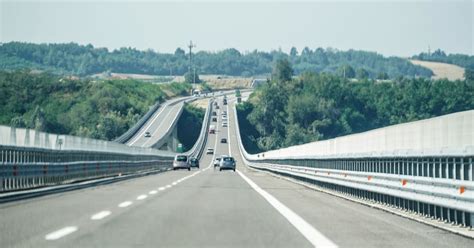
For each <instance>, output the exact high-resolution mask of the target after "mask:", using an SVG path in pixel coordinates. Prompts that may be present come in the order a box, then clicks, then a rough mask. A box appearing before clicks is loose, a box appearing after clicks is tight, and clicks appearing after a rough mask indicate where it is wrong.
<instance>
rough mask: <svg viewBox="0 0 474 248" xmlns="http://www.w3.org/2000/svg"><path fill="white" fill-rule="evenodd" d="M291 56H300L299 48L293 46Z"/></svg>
mask: <svg viewBox="0 0 474 248" xmlns="http://www.w3.org/2000/svg"><path fill="white" fill-rule="evenodd" d="M290 56H291V57H296V56H298V50H297V49H296V47H292V48H291V50H290Z"/></svg>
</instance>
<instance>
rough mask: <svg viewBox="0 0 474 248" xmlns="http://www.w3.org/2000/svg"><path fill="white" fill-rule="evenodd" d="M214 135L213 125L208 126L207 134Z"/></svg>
mask: <svg viewBox="0 0 474 248" xmlns="http://www.w3.org/2000/svg"><path fill="white" fill-rule="evenodd" d="M215 133H216V126H215V125H210V126H209V134H215Z"/></svg>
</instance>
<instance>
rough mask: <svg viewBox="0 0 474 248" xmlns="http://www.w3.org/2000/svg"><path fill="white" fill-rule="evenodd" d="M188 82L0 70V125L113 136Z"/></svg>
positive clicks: (179, 92) (178, 92)
mask: <svg viewBox="0 0 474 248" xmlns="http://www.w3.org/2000/svg"><path fill="white" fill-rule="evenodd" d="M189 89H190V85H187V84H184V83H181V84H178V83H173V84H164V85H159V86H158V85H155V84H150V83H144V82H141V81H136V80H105V81H102V80H100V81H95V80H91V79H83V80H77V79H76V80H73V79H67V78H61V77H59V76H57V75H53V74H50V73H32V72H30V71H15V72H4V71H0V124H1V125H9V126H16V127H23V128H30V129H36V130H40V131H45V132H51V133H59V134H70V135H77V136H83V137H90V138H97V139H105V140H113V139H115V138H116V137H118V136H120V135H121V134H122V133H124V132H125V131H127V130H128V129H129V128H130V127H131V126H133V125H134V124H135V123H136V122H137V121H138V119H140V117H141V116H142V115H144V114H145V113H146V112H147V111H148V109H149V107H150V106H151V105H153V104H154V103H155V102H156V101H160V102H162V101H164V100H165V99H166V98H168V97H170V96H173V95H184V94H187V93H188V92H189Z"/></svg>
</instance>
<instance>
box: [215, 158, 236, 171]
mask: <svg viewBox="0 0 474 248" xmlns="http://www.w3.org/2000/svg"><path fill="white" fill-rule="evenodd" d="M222 170H233V171H235V159H234V158H233V157H231V156H222V158H221V161H220V164H219V171H222Z"/></svg>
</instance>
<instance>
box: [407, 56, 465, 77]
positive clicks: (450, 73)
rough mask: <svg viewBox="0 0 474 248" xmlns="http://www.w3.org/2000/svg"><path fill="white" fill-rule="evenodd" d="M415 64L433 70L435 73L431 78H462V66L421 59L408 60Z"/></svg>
mask: <svg viewBox="0 0 474 248" xmlns="http://www.w3.org/2000/svg"><path fill="white" fill-rule="evenodd" d="M410 62H411V63H413V64H415V65H421V66H424V67H426V68H428V69H430V70H432V71H433V73H434V74H435V75H434V76H433V77H432V78H433V79H440V78H447V79H449V80H457V79H460V80H463V79H464V68H462V67H460V66H457V65H452V64H446V63H439V62H430V61H421V60H410Z"/></svg>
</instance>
